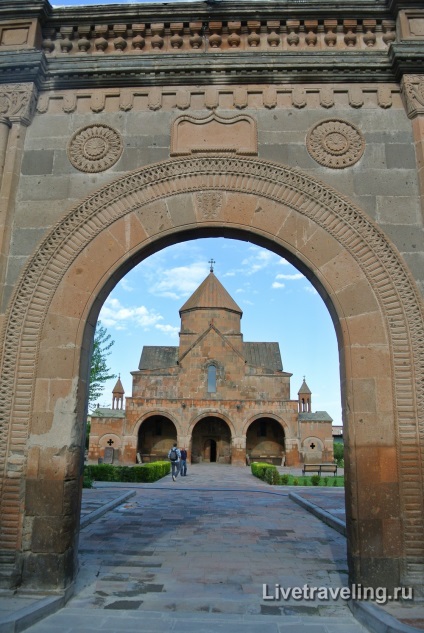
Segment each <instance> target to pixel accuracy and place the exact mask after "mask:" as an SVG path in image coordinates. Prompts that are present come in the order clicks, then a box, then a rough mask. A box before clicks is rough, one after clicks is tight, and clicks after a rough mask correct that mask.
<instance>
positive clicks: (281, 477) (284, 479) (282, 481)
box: [280, 474, 289, 486]
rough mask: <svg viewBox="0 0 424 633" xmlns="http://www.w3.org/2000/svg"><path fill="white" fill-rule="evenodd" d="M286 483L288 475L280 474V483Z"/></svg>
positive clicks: (284, 484)
mask: <svg viewBox="0 0 424 633" xmlns="http://www.w3.org/2000/svg"><path fill="white" fill-rule="evenodd" d="M288 483H289V476H288V475H287V474H285V475H280V484H281V485H282V486H287V484H288Z"/></svg>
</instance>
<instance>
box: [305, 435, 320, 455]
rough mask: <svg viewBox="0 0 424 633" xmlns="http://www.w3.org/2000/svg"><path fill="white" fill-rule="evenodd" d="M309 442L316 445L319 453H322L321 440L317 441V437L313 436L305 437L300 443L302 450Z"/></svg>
mask: <svg viewBox="0 0 424 633" xmlns="http://www.w3.org/2000/svg"><path fill="white" fill-rule="evenodd" d="M311 442H313V443H314V444H316V445H317V446H318V447H319V449H320V451H321V452H322V451H323V450H324V443H323V441H322V440H320V439H319V437H315V436H314V435H310V436H309V437H306V438H305V439H304V440H303V442H302V448H303V449H304V448H305V447H306V446H307V445H309V444H310V443H311Z"/></svg>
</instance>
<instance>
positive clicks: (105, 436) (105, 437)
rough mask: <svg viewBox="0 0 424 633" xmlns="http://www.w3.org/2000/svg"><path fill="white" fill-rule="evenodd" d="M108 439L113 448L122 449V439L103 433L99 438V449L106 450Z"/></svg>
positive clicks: (114, 434) (112, 434)
mask: <svg viewBox="0 0 424 633" xmlns="http://www.w3.org/2000/svg"><path fill="white" fill-rule="evenodd" d="M109 439H111V440H113V442H114V444H115V446H114V447H113V448H121V447H122V437H121V436H120V435H116V433H104V434H103V435H101V436H100V437H99V441H98V444H99V448H106V444H107V441H108V440H109Z"/></svg>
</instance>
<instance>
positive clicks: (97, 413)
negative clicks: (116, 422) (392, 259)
mask: <svg viewBox="0 0 424 633" xmlns="http://www.w3.org/2000/svg"><path fill="white" fill-rule="evenodd" d="M90 415H91V417H92V418H125V411H124V410H123V409H109V408H108V407H97V409H94V411H93V413H90Z"/></svg>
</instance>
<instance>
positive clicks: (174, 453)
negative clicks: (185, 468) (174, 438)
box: [168, 442, 181, 481]
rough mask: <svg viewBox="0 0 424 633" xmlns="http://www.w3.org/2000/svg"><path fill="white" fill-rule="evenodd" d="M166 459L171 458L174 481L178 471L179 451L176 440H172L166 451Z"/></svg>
mask: <svg viewBox="0 0 424 633" xmlns="http://www.w3.org/2000/svg"><path fill="white" fill-rule="evenodd" d="M168 459H170V460H171V473H172V481H175V480H176V478H177V477H178V473H179V472H180V461H181V451H180V449H179V448H177V442H174V443H173V445H172V448H171V450H170V451H169V453H168Z"/></svg>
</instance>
